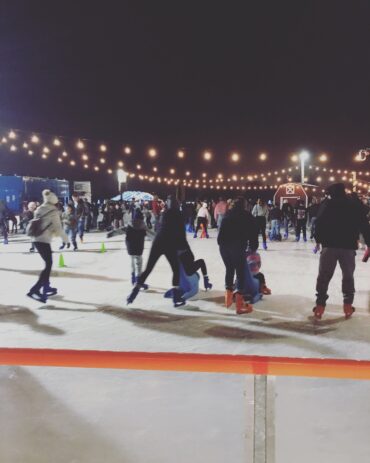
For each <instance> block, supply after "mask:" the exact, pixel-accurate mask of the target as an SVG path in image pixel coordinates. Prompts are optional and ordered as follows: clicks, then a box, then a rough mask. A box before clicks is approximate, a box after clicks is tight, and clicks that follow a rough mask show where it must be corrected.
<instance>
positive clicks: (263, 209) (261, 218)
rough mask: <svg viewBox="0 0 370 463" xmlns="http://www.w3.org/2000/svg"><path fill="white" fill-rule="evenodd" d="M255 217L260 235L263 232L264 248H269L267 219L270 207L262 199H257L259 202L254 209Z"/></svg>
mask: <svg viewBox="0 0 370 463" xmlns="http://www.w3.org/2000/svg"><path fill="white" fill-rule="evenodd" d="M252 215H253V217H255V218H256V223H257V228H258V235H259V234H260V233H261V235H262V240H263V249H264V250H267V242H266V241H267V239H266V219H267V217H268V208H267V206H266V204H265V202H264V201H263V200H262V199H257V204H256V205H255V206H254V208H253V210H252Z"/></svg>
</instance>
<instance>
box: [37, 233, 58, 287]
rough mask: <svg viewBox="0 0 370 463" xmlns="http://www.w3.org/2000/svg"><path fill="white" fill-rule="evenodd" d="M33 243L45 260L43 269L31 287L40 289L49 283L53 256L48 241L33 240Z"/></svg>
mask: <svg viewBox="0 0 370 463" xmlns="http://www.w3.org/2000/svg"><path fill="white" fill-rule="evenodd" d="M34 245H35V247H36V249H37V250H38V252H39V254H40V256H41V257H42V258H43V260H44V262H45V268H44V270H43V271H42V272H41V273H40V276H39V279H38V281H37V283H36V284H35V285H34V286H33V287H32V290H33V291H40V289H41V288H42V287H43V286H44V285H46V284H48V283H49V280H50V273H51V267H52V265H53V258H52V252H51V246H50V244H49V243H41V242H38V241H35V243H34Z"/></svg>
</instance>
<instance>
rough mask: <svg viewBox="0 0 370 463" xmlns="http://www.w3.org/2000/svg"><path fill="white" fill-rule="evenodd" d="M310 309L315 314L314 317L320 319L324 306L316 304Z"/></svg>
mask: <svg viewBox="0 0 370 463" xmlns="http://www.w3.org/2000/svg"><path fill="white" fill-rule="evenodd" d="M312 311H313V313H314V315H315V318H317V319H318V320H321V317H322V316H323V313H324V311H325V307H324V306H323V305H317V306H316V307H314V308H313V309H312Z"/></svg>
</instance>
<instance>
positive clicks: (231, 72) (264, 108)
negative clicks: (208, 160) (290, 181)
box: [0, 0, 370, 173]
mask: <svg viewBox="0 0 370 463" xmlns="http://www.w3.org/2000/svg"><path fill="white" fill-rule="evenodd" d="M0 8H1V10H0V125H1V126H5V127H14V128H19V129H24V130H30V131H32V130H35V131H40V132H47V133H51V134H60V135H66V136H77V137H78V136H82V137H90V138H93V139H97V140H98V141H100V140H103V141H106V142H117V143H118V142H122V143H126V142H127V143H130V144H131V145H132V146H137V147H138V149H137V150H138V152H140V153H141V152H144V151H145V148H146V147H147V146H149V145H154V146H155V147H157V148H158V150H159V152H160V157H159V159H158V161H157V164H158V165H161V163H162V165H163V163H164V162H166V163H167V165H171V164H173V160H174V159H175V154H174V153H175V152H176V149H177V148H180V147H183V148H186V150H187V151H188V153H189V156H188V159H187V163H188V164H189V165H190V166H191V167H192V168H195V167H196V166H197V165H199V166H202V168H203V164H204V162H203V161H201V160H200V154H201V152H202V151H203V150H204V149H207V148H208V149H211V150H212V151H213V152H214V154H215V157H214V161H213V162H212V165H211V166H210V167H209V169H210V170H211V171H212V170H214V172H216V171H218V170H219V169H221V168H222V169H224V171H228V170H229V171H230V172H231V170H234V171H235V167H234V168H233V169H232V168H229V167H228V166H229V164H230V162H229V161H227V160H226V159H225V156H226V155H227V154H229V153H230V152H231V151H233V150H236V151H238V152H239V153H240V154H241V155H242V160H243V164H242V165H243V168H245V169H261V163H260V161H258V160H257V156H258V154H259V153H260V152H262V151H264V152H267V153H268V154H269V156H270V157H269V165H270V166H271V167H278V166H281V167H285V166H286V165H288V164H289V155H290V154H291V153H292V152H293V151H296V150H298V149H302V148H306V149H309V150H311V151H312V152H313V153H320V152H327V153H329V154H330V155H331V156H332V161H331V162H332V165H333V166H334V167H336V166H338V167H345V166H346V167H350V165H352V156H353V153H354V152H356V151H357V150H358V149H359V148H361V147H364V146H368V145H369V144H370V53H369V50H370V47H369V45H370V32H369V30H370V29H369V24H370V22H369V19H370V2H369V1H357V0H354V1H351V2H341V1H305V2H303V1H289V2H288V1H279V2H277V1H271V2H266V1H259V2H247V1H243V2H235V1H230V2H215V1H205V0H198V1H176V0H175V1H171V2H170V1H169V2H163V1H160V0H156V1H123V0H121V1H112V0H111V1H105V2H103V1H99V2H93V1H78V0H75V1H63V2H61V1H59V2H57V1H50V2H47V1H37V0H32V1H18V0H9V1H4V0H2V1H0ZM114 155H115V154H114V153H113V154H112V156H114ZM29 162H31V161H29ZM33 162H34V161H33ZM32 170H33V168H32ZM21 173H25V172H21Z"/></svg>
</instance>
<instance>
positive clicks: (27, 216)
mask: <svg viewBox="0 0 370 463" xmlns="http://www.w3.org/2000/svg"><path fill="white" fill-rule="evenodd" d="M36 208H37V205H36V203H35V202H34V201H31V202H29V203H28V205H27V210H26V211H25V213H24V214H23V227H24V233H26V229H27V225H28V224H29V223H30V222H31V220H32V219H33V218H34V216H35V210H36ZM29 251H30V252H35V245H34V243H31V247H30V249H29Z"/></svg>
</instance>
